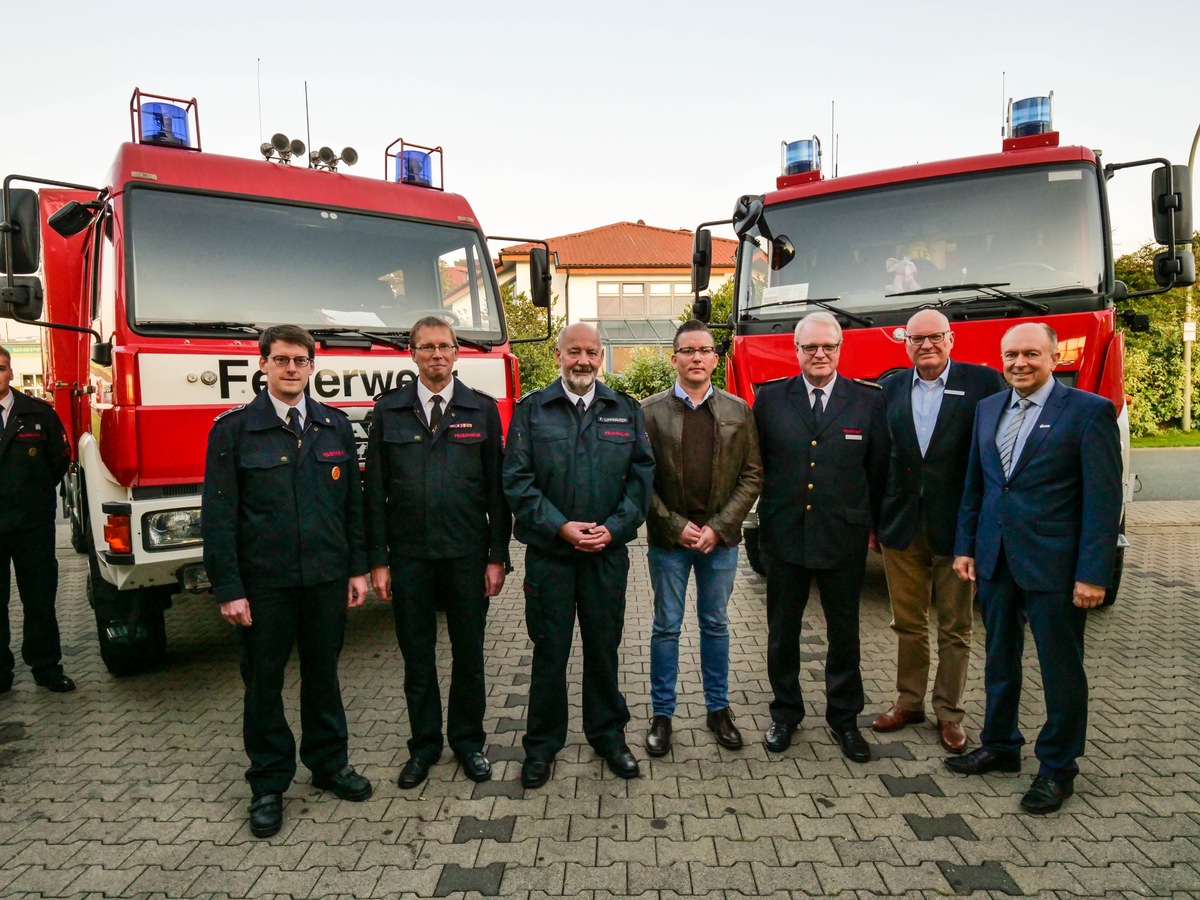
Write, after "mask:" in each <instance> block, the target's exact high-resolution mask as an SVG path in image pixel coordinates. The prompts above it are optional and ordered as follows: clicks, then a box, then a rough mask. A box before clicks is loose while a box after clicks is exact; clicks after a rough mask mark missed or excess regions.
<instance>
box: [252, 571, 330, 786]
mask: <svg viewBox="0 0 1200 900" xmlns="http://www.w3.org/2000/svg"><path fill="white" fill-rule="evenodd" d="M248 593H249V597H248V598H247V599H248V600H249V601H250V616H251V619H252V620H253V624H252V625H251V626H250V627H249V628H245V627H242V626H239V627H238V648H239V650H240V651H241V660H242V682H243V683H244V684H245V686H246V698H245V705H244V707H243V722H242V736H243V740H244V741H245V746H246V755H247V756H249V757H250V768H249V769H247V770H246V780H247V781H248V782H250V789H251V792H252V793H253V794H254V795H255V796H258V795H259V794H265V793H270V792H279V793H282V792H284V791H286V790H287V789H288V786H289V785H291V783H292V778H293V777H294V776H295V774H296V739H295V738H294V737H293V735H292V730H291V728H289V727H288V723H287V718H286V717H285V716H284V712H283V676H284V668H285V667H286V666H287V661H288V658H289V657H290V656H291V654H292V646H293V645H295V646H296V647H297V648H298V650H299V655H300V759H301V760H302V761H303V762H304V765H305V766H307V767H308V769H309V770H310V771H312V772H314V773H320V774H328V773H333V772H337V771H338V770H340V769H341V768H342V767H343V766H345V765H346V762H347V753H346V740H347V735H346V711H345V709H344V708H343V707H342V688H341V684H340V683H339V682H338V657H339V655H340V654H341V652H342V639H343V637H344V636H345V632H346V579H345V578H340V579H338V580H336V581H327V582H325V583H324V584H317V585H312V586H310V587H283V588H268V589H260V590H248Z"/></svg>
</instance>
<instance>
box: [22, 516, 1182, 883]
mask: <svg viewBox="0 0 1200 900" xmlns="http://www.w3.org/2000/svg"><path fill="white" fill-rule="evenodd" d="M1129 533H1130V539H1131V541H1132V542H1133V546H1132V549H1131V550H1130V552H1129V555H1128V557H1127V562H1126V568H1125V576H1124V578H1125V580H1124V586H1123V588H1122V595H1121V598H1120V600H1119V602H1118V603H1117V605H1116V606H1115V607H1114V608H1112V609H1110V610H1105V611H1101V612H1098V613H1095V614H1093V615H1092V619H1091V622H1090V624H1089V626H1088V668H1089V672H1090V675H1091V689H1092V716H1091V730H1090V733H1089V735H1088V737H1089V740H1088V751H1087V756H1086V758H1085V759H1084V760H1082V773H1081V775H1080V777H1079V779H1078V781H1077V782H1076V790H1077V793H1076V796H1075V797H1074V798H1073V799H1071V800H1070V801H1069V802H1068V804H1067V805H1066V806H1065V807H1064V809H1063V811H1062V812H1060V813H1058V814H1055V815H1050V816H1046V817H1032V816H1027V815H1022V814H1020V813H1019V812H1018V811H1017V800H1018V798H1019V797H1020V795H1021V793H1022V792H1023V791H1024V789H1025V788H1026V787H1027V785H1028V783H1029V778H1030V775H1031V774H1032V772H1033V771H1034V770H1035V765H1034V764H1033V761H1032V736H1033V734H1034V733H1036V728H1037V727H1038V725H1040V722H1041V717H1042V714H1043V706H1042V701H1041V693H1040V680H1039V678H1038V676H1037V666H1036V660H1035V659H1034V657H1033V655H1032V641H1029V642H1028V648H1027V649H1028V654H1029V656H1028V659H1027V664H1026V673H1027V677H1026V688H1025V699H1024V704H1023V709H1022V715H1023V720H1024V722H1025V723H1026V725H1027V726H1028V727H1027V731H1028V733H1029V735H1030V738H1031V744H1030V745H1029V746H1027V747H1026V753H1025V757H1026V765H1025V770H1026V771H1025V773H1024V774H1022V775H989V776H986V777H981V778H963V777H958V776H955V775H952V774H951V773H950V772H948V771H947V770H946V769H945V768H944V767H943V766H942V762H941V761H942V757H943V753H942V751H941V749H940V747H939V745H938V743H937V740H936V732H935V731H934V730H933V729H932V728H931V727H929V726H918V727H914V728H910V729H907V730H904V731H901V732H897V733H895V734H891V735H882V736H879V735H873V734H871V733H870V732H869V730H868V731H867V735H868V740H869V741H870V742H871V743H872V746H873V750H874V752H875V759H874V761H872V762H870V763H868V764H866V765H855V764H852V763H849V762H847V761H846V760H844V759H843V758H842V756H841V755H840V753H839V752H838V749H837V747H836V746H835V745H834V743H833V741H832V739H831V737H830V736H829V734H828V732H827V731H826V730H825V728H824V727H823V725H822V724H821V723H822V713H823V697H822V692H821V689H820V688H821V677H822V672H821V666H822V662H821V661H822V658H823V653H824V639H823V623H822V622H821V618H820V605H819V604H817V603H811V604H810V605H809V613H808V617H807V619H808V621H807V622H806V625H805V641H806V644H805V647H804V650H805V651H806V653H805V662H804V678H805V685H806V690H807V693H808V697H809V698H810V699H811V701H812V703H811V704H810V715H809V717H808V719H807V720H806V722H805V724H804V727H803V728H802V729H801V730H800V732H798V734H797V739H796V742H795V743H794V744H793V746H792V748H791V749H790V750H789V751H788V752H787V753H784V754H782V755H780V756H768V754H767V752H766V750H765V749H764V748H763V746H762V743H761V736H762V733H763V731H764V729H765V728H766V726H767V724H768V713H767V701H768V697H769V687H768V684H767V679H766V672H765V659H764V654H765V646H766V624H765V614H764V586H763V583H762V581H761V580H760V579H759V578H757V577H756V576H755V575H754V574H753V573H751V572H750V571H749V569H747V568H746V567H745V563H744V561H743V565H742V570H741V572H740V573H739V578H738V583H737V589H736V591H735V595H734V599H733V601H732V604H731V629H732V633H733V646H732V673H731V681H732V685H731V688H732V690H731V699H732V702H733V705H734V709H735V712H736V714H737V721H738V724H739V726H740V727H741V728H742V729H743V732H744V734H745V735H746V738H747V745H746V747H745V748H744V749H742V750H741V751H738V752H731V751H728V750H724V749H722V748H720V747H719V746H718V745H717V744H716V742H715V740H714V739H713V737H712V735H711V734H709V733H708V732H707V731H706V730H705V728H704V706H703V698H702V694H701V691H700V685H699V677H698V650H697V633H696V628H695V620H694V616H693V617H691V619H690V620H689V622H688V623H687V628H686V630H685V634H684V637H683V643H682V647H681V657H682V659H681V671H682V674H683V683H682V684H681V694H680V705H679V709H678V711H677V714H676V719H675V741H674V749H673V750H672V752H671V754H670V755H668V756H666V757H664V758H662V759H658V760H652V759H649V758H647V757H646V756H645V754H644V752H642V750H641V740H642V737H643V731H644V729H645V727H646V720H647V718H648V716H649V709H648V704H647V683H646V681H647V666H648V662H647V645H648V639H649V628H650V619H651V602H650V592H649V585H648V578H647V574H646V567H645V558H644V553H643V552H642V551H641V548H636V549H635V552H634V553H633V554H632V556H633V560H634V565H633V568H632V573H631V580H630V592H629V605H628V615H627V624H626V630H625V642H624V646H623V670H622V678H623V687H624V690H625V692H626V695H627V697H628V699H629V703H630V707H631V711H632V712H633V717H634V718H633V722H632V723H631V726H630V732H629V740H630V745H631V746H632V747H633V748H634V750H635V753H637V755H638V756H639V758H640V759H641V764H642V775H641V777H640V778H638V779H636V780H633V781H630V782H626V781H622V780H620V779H617V778H614V777H613V776H612V775H611V774H610V773H608V772H607V771H606V770H605V768H604V766H603V763H602V762H601V761H600V760H599V759H598V758H597V757H596V756H595V755H594V754H593V752H592V750H591V749H590V748H589V747H588V746H587V745H586V743H585V742H584V741H583V738H582V735H581V733H580V724H579V716H578V705H577V702H576V704H575V706H574V709H573V712H574V718H573V719H572V723H571V727H572V731H571V734H570V736H569V738H568V746H567V748H566V749H565V751H564V752H563V753H562V754H561V756H560V757H559V759H558V763H557V766H556V768H555V771H554V777H553V779H552V780H551V781H550V783H549V784H548V785H547V786H546V787H545V788H543V789H540V790H535V791H525V790H523V789H522V788H521V787H520V784H519V781H518V773H519V768H520V759H521V750H520V736H521V731H522V728H523V723H524V717H525V711H526V710H525V703H526V693H527V685H528V681H529V674H528V673H529V661H530V652H531V650H530V645H529V643H528V641H527V639H526V636H525V628H524V623H523V611H522V607H521V601H520V596H521V592H520V574H521V567H520V560H519V558H518V569H517V572H516V573H514V576H512V577H510V580H509V582H508V584H507V585H506V588H505V590H504V592H503V594H502V595H501V596H500V597H499V598H498V599H497V601H496V602H494V604H493V607H492V611H491V616H490V619H489V626H488V637H487V658H488V666H489V675H490V681H489V694H490V705H489V709H488V718H487V726H488V729H489V732H490V735H491V738H490V741H491V745H490V755H491V758H492V760H493V763H494V765H495V769H496V778H495V780H493V781H492V782H490V783H487V784H481V785H476V784H473V783H472V782H470V781H468V780H467V779H466V778H465V777H464V776H463V775H462V773H461V772H460V771H459V770H458V765H457V763H456V762H455V761H454V760H453V757H452V756H451V755H450V754H449V753H448V752H447V753H446V754H445V755H444V757H443V760H442V762H441V763H440V764H439V765H437V766H436V767H435V768H434V770H433V773H432V777H431V779H430V780H429V781H428V782H427V783H426V784H425V785H424V786H423V787H422V789H420V790H416V791H401V790H400V789H399V788H398V787H397V785H396V780H395V779H396V776H397V774H398V772H399V769H400V766H401V765H402V764H403V763H404V761H405V759H406V757H407V753H406V750H405V739H406V738H407V729H408V723H407V716H406V714H405V711H404V703H403V696H402V689H401V672H402V666H401V662H400V659H399V654H398V652H397V650H396V645H395V638H394V635H393V629H392V619H391V613H390V611H389V609H388V608H387V606H385V605H384V604H382V603H378V602H375V601H370V602H369V603H368V605H367V606H366V607H365V608H364V609H362V610H359V611H356V612H354V613H352V615H351V625H350V629H349V633H348V635H347V641H346V650H345V653H344V654H343V658H342V670H343V687H344V692H345V697H346V705H347V709H348V714H349V717H350V729H351V759H352V761H353V762H354V763H355V765H357V766H358V768H359V769H360V771H363V772H365V773H366V774H367V775H368V776H370V777H371V778H372V779H373V780H374V782H375V785H376V791H375V795H374V797H373V798H372V799H371V800H369V801H368V802H366V803H360V804H354V803H347V802H342V801H339V800H337V799H335V798H333V797H332V796H330V795H327V794H324V793H322V792H319V791H316V790H314V789H313V788H312V787H311V785H310V784H309V777H308V773H307V772H304V771H303V769H302V770H301V774H300V775H299V776H298V779H299V780H298V782H297V783H296V784H295V785H293V787H292V789H291V791H290V792H289V793H288V795H287V802H286V807H285V821H284V827H283V830H282V832H281V833H280V834H279V835H277V836H276V837H274V838H271V839H269V840H256V839H254V838H253V837H252V836H251V835H250V832H249V828H248V827H247V824H246V807H247V801H248V797H247V789H246V785H245V783H244V781H243V780H242V773H243V770H244V768H245V759H244V757H243V754H242V750H241V746H240V717H241V684H240V681H239V677H238V673H237V665H236V658H235V651H234V643H233V634H232V631H231V630H230V629H229V628H228V627H227V626H225V625H224V624H223V623H222V622H221V621H220V620H219V618H218V617H217V615H216V613H215V610H214V609H213V608H212V605H211V602H210V600H209V598H207V597H200V598H190V599H182V600H180V601H179V602H177V604H176V608H175V609H174V610H172V611H171V612H170V613H168V626H169V629H170V636H171V637H170V639H171V664H170V667H169V668H168V669H167V670H165V671H162V672H157V673H151V674H146V675H141V676H138V677H133V678H125V679H115V678H112V677H111V676H109V675H108V674H107V673H106V672H105V671H104V669H103V666H102V664H101V662H100V659H99V655H98V652H97V649H96V640H95V627H94V624H93V621H92V617H91V613H90V612H89V610H88V608H87V604H86V601H85V599H84V572H85V565H84V563H83V558H82V557H79V556H76V555H75V554H73V553H72V552H71V550H70V547H69V544H68V542H67V535H66V531H65V529H60V544H59V559H60V560H61V563H62V569H63V573H62V583H61V588H60V592H59V609H60V617H61V619H62V623H63V643H64V648H65V651H66V660H65V662H66V666H67V671H68V672H69V674H71V675H72V676H74V678H75V679H76V681H77V682H78V683H79V690H78V692H76V693H74V694H66V695H56V694H49V693H47V692H45V691H43V690H41V689H39V688H36V687H35V686H34V685H33V684H32V681H31V679H30V676H29V673H28V671H27V670H25V669H24V668H21V667H19V668H18V672H17V683H16V685H15V686H14V688H13V690H12V692H10V693H9V694H7V695H4V696H0V895H2V896H6V897H50V896H53V897H75V896H87V897H109V896H120V897H134V896H145V897H156V898H157V897H255V898H268V897H325V896H345V897H385V896H386V897H391V896H399V897H455V898H457V897H465V896H468V895H469V896H471V897H478V896H489V897H490V896H502V897H520V898H526V897H528V898H536V900H541V898H548V897H557V896H571V897H581V896H582V897H585V898H588V900H602V898H612V897H622V896H637V897H650V898H654V900H669V898H673V897H682V896H692V895H700V896H706V897H711V898H724V897H730V898H734V897H738V896H739V895H747V896H748V895H755V896H772V897H784V896H789V897H801V896H811V895H816V896H840V897H866V896H873V895H894V896H913V897H919V896H929V897H934V896H945V895H953V894H968V893H972V892H974V893H976V895H977V896H1009V895H1018V896H1019V895H1035V894H1038V895H1041V896H1062V897H1067V896H1121V897H1124V896H1171V895H1174V896H1200V758H1198V756H1200V754H1198V751H1200V724H1198V723H1200V702H1198V700H1197V697H1198V696H1200V659H1198V656H1200V653H1198V651H1200V643H1198V640H1197V637H1198V635H1200V586H1198V582H1200V577H1198V576H1200V503H1183V502H1176V503H1139V504H1135V505H1134V507H1133V508H1132V510H1131V513H1130V519H1129ZM515 546H516V545H514V547H515ZM518 556H519V555H518ZM862 609H863V617H862V621H863V625H862V632H863V643H862V646H863V668H864V676H865V681H866V690H867V698H868V707H867V713H866V715H865V716H864V724H865V722H866V721H867V720H869V717H870V715H872V714H874V713H875V712H878V711H880V710H882V709H884V708H886V707H887V706H888V705H889V704H890V702H891V700H892V693H893V686H892V682H893V675H894V659H895V648H894V643H893V640H892V636H891V632H890V630H889V628H888V622H889V612H888V606H887V600H886V593H885V588H884V579H883V572H882V568H881V567H880V565H879V564H878V562H877V561H872V563H871V567H870V569H869V572H868V584H867V590H866V593H865V595H864V598H863V607H862ZM12 616H13V619H14V626H16V627H15V628H14V630H15V631H17V633H18V634H19V633H20V632H19V619H20V610H19V604H17V603H16V602H15V600H14V602H13V604H12ZM982 637H983V635H982V628H981V627H977V631H976V637H975V654H974V661H975V662H974V666H973V671H972V677H971V682H970V685H969V688H968V695H967V704H966V705H967V715H968V719H967V725H968V731H969V733H970V734H971V735H972V736H973V737H974V736H977V735H978V729H979V724H980V721H981V718H982V713H983V690H982V683H981V660H982ZM443 641H444V637H443ZM443 646H444V644H443ZM447 661H448V660H447V658H446V656H445V654H444V655H443V662H444V663H445V662H447ZM296 677H297V676H296V674H295V672H294V671H293V673H292V675H291V677H290V679H289V708H290V710H291V715H292V717H293V721H295V717H296V714H295V704H296V696H295V687H296ZM571 677H572V679H573V683H574V684H575V686H576V688H575V690H576V692H577V690H578V682H579V677H580V668H579V662H578V653H576V657H575V660H574V661H573V664H572V668H571ZM447 678H448V671H447V669H446V668H443V690H444V686H445V684H446V679H447Z"/></svg>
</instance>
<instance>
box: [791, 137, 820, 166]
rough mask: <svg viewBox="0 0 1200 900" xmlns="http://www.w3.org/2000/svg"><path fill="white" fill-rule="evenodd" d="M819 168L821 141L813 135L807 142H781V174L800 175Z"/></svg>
mask: <svg viewBox="0 0 1200 900" xmlns="http://www.w3.org/2000/svg"><path fill="white" fill-rule="evenodd" d="M820 168H821V141H820V139H818V138H817V136H816V135H815V134H814V135H813V136H812V137H811V138H809V139H808V140H803V141H792V142H790V143H789V142H788V141H784V142H783V174H784V175H800V174H802V173H804V172H814V171H818V170H820Z"/></svg>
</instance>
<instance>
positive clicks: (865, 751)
mask: <svg viewBox="0 0 1200 900" xmlns="http://www.w3.org/2000/svg"><path fill="white" fill-rule="evenodd" d="M833 739H834V740H835V741H837V742H838V745H839V746H840V747H841V748H842V756H844V757H846V759H848V760H850V761H851V762H858V763H865V762H870V761H871V745H870V744H868V743H867V739H866V738H864V737H863V736H862V732H861V731H859V730H858V729H857V728H847V729H846V730H845V731H834V732H833Z"/></svg>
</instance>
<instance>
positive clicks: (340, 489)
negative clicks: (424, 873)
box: [201, 325, 372, 837]
mask: <svg viewBox="0 0 1200 900" xmlns="http://www.w3.org/2000/svg"><path fill="white" fill-rule="evenodd" d="M258 346H259V353H260V355H261V358H260V359H259V362H258V365H259V370H260V371H261V372H262V373H263V374H264V375H266V382H267V385H266V390H264V391H262V392H261V393H260V394H259V395H258V396H257V397H255V398H254V400H252V401H251V402H250V403H247V404H245V405H243V406H238V407H235V408H234V409H231V410H229V411H227V412H224V413H222V414H221V415H219V416H217V418H216V421H215V422H214V424H213V427H212V431H211V432H210V433H209V437H208V456H207V459H206V462H205V469H204V495H203V499H202V501H201V504H202V506H201V510H202V518H203V523H204V524H203V536H204V566H205V568H206V569H207V571H208V575H209V578H210V579H211V580H212V586H213V587H212V589H213V596H214V597H215V598H216V600H217V602H218V603H219V604H220V607H221V616H222V617H223V618H224V619H225V621H226V622H229V623H230V624H232V625H236V626H237V636H238V649H239V652H240V655H241V668H242V681H243V682H244V684H245V688H246V692H245V703H244V708H243V719H242V734H243V740H244V743H245V748H246V755H247V756H249V758H250V768H249V769H248V770H247V771H246V780H247V781H248V782H249V783H250V791H251V794H252V796H253V799H252V801H251V803H250V830H251V832H252V833H253V834H254V835H255V837H268V836H270V835H272V834H275V833H276V832H278V831H279V829H280V827H281V826H282V824H283V793H284V792H285V791H286V790H287V788H288V786H289V785H290V784H291V783H292V778H293V777H294V776H295V774H296V742H295V738H294V737H293V735H292V731H291V729H290V728H289V727H288V723H287V719H286V718H285V716H284V709H283V696H282V691H283V678H284V668H285V666H286V665H287V661H288V657H290V656H291V653H292V646H293V645H296V647H297V648H298V651H299V655H300V723H301V728H302V735H301V739H300V759H301V760H302V761H303V762H304V765H305V766H307V767H308V769H309V770H310V771H311V772H312V783H313V787H316V788H319V789H321V790H327V791H331V792H332V793H334V794H335V795H336V796H338V797H340V798H341V799H343V800H352V801H360V800H366V799H367V798H368V797H370V796H371V790H372V788H371V782H369V781H368V780H367V779H366V778H364V777H363V776H362V775H360V774H358V773H357V772H355V771H354V768H353V767H352V766H351V765H350V762H349V759H348V753H347V729H346V712H345V709H344V708H343V706H342V689H341V685H340V683H339V682H338V657H339V656H340V654H341V650H342V637H343V634H344V633H345V629H346V608H347V607H349V606H361V605H362V603H363V601H364V600H365V599H366V595H367V576H366V573H367V558H366V551H365V547H364V542H363V517H362V490H361V488H360V481H359V472H358V455H357V451H356V449H355V445H354V432H353V430H352V429H351V427H350V420H349V418H348V417H347V416H346V414H345V413H343V412H341V411H340V410H338V409H335V408H334V407H332V406H326V405H325V404H323V403H318V402H317V401H315V400H313V399H312V398H311V397H306V396H305V393H304V390H305V387H306V386H307V385H308V379H309V375H310V374H311V372H312V367H313V354H314V351H315V349H316V345H315V343H314V342H313V338H312V335H310V334H309V333H308V332H307V331H305V330H304V329H303V328H298V327H296V326H295V325H273V326H271V327H270V328H267V329H266V330H264V331H263V333H262V336H261V337H260V338H259V342H258Z"/></svg>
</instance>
